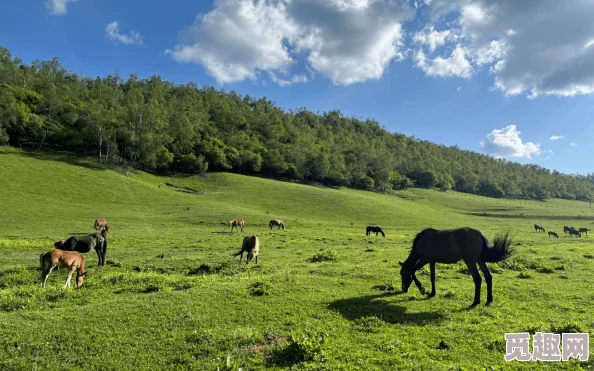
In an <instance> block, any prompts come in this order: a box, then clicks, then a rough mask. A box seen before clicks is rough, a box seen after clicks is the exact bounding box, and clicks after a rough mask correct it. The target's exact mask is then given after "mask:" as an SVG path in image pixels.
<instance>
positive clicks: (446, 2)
mask: <svg viewBox="0 0 594 371" xmlns="http://www.w3.org/2000/svg"><path fill="white" fill-rule="evenodd" d="M425 6H426V7H427V8H428V9H429V14H430V19H431V22H432V23H446V24H448V25H450V27H449V28H446V29H445V30H444V31H443V32H445V31H449V32H450V34H454V35H456V43H457V44H458V45H462V48H463V49H464V51H465V54H466V55H468V56H470V59H471V62H472V63H473V64H474V65H475V66H477V67H478V66H483V67H485V66H489V72H490V73H492V74H493V75H494V84H493V85H494V87H495V88H496V89H499V90H500V91H501V92H503V94H505V95H518V94H526V95H527V96H528V97H529V98H535V97H537V96H540V95H556V96H565V97H569V96H574V95H577V94H590V93H592V92H594V69H592V68H591V66H592V65H594V42H593V40H594V22H592V19H594V2H592V1H590V0H575V1H574V2H572V5H571V7H568V6H566V4H565V3H564V2H560V1H556V0H543V1H532V2H526V1H516V0H498V1H495V0H425ZM446 17H448V20H449V22H445V19H446ZM452 19H453V21H452ZM429 27H430V26H429ZM422 32H423V31H421V33H422ZM421 33H419V35H420V34H421ZM418 37H421V36H418ZM429 49H431V48H430V47H429ZM440 57H442V58H444V57H445V56H444V55H443V54H442V55H440ZM419 67H420V68H421V69H423V70H425V68H423V66H422V65H419ZM425 72H427V71H425ZM428 74H430V73H428Z"/></svg>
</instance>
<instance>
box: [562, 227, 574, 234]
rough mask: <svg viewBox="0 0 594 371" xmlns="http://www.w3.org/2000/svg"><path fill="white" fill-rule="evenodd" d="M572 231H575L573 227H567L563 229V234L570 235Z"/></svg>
mask: <svg viewBox="0 0 594 371" xmlns="http://www.w3.org/2000/svg"><path fill="white" fill-rule="evenodd" d="M572 229H573V227H568V226H565V227H563V233H569V231H570V230H572Z"/></svg>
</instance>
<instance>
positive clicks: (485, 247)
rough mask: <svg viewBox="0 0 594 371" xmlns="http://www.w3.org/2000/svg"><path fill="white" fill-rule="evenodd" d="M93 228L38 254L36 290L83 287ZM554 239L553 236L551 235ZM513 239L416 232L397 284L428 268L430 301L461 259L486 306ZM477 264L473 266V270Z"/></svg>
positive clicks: (406, 284) (249, 242) (102, 236)
mask: <svg viewBox="0 0 594 371" xmlns="http://www.w3.org/2000/svg"><path fill="white" fill-rule="evenodd" d="M227 225H228V226H230V227H231V233H233V229H234V228H235V229H237V230H238V231H239V230H240V229H241V230H242V231H243V228H244V226H245V221H244V220H243V219H234V220H230V221H228V222H227ZM274 226H276V227H277V230H278V229H281V228H282V229H283V230H284V229H285V223H284V222H283V221H282V220H279V219H273V220H271V221H270V222H269V223H268V227H269V228H270V229H272V228H273V227H274ZM94 227H95V230H96V232H95V233H93V234H89V235H86V236H71V237H70V238H68V239H67V240H60V241H58V242H56V243H55V244H54V247H55V249H54V250H51V251H48V252H45V253H43V254H41V255H40V257H39V259H40V264H41V271H42V273H41V286H42V287H45V283H46V281H47V278H48V276H49V274H50V273H51V271H52V270H53V269H54V268H58V269H59V268H66V269H68V277H67V279H66V283H65V284H64V288H66V287H70V281H71V278H72V275H73V273H74V271H75V270H76V272H77V276H76V286H77V287H80V286H82V284H83V280H84V276H85V275H86V273H87V271H86V269H85V262H84V257H83V255H82V254H84V253H87V252H89V251H90V250H92V249H95V250H96V252H97V256H98V259H99V263H98V264H99V266H103V265H105V256H106V252H107V235H108V232H109V226H108V225H107V222H106V221H105V219H97V220H96V221H95V225H94ZM534 228H535V230H536V231H537V232H539V231H542V232H545V229H544V228H543V227H542V226H541V225H538V224H535V225H534ZM563 229H564V232H565V233H569V235H570V236H571V235H577V236H581V233H586V235H587V233H588V231H589V229H587V228H580V229H579V230H576V229H575V228H573V227H567V226H566V227H564V228H563ZM371 233H375V234H376V236H377V235H378V234H380V233H381V235H382V236H383V237H385V236H386V235H385V233H384V231H383V230H382V229H381V228H380V227H378V226H372V225H370V226H367V228H366V235H367V236H369V235H370V234H371ZM551 235H552V236H555V235H556V233H555V232H549V236H551ZM556 237H558V236H556ZM511 245H512V238H511V237H510V236H509V231H508V232H507V233H505V234H503V235H498V236H496V237H495V239H494V240H493V244H490V243H489V242H488V240H487V237H486V236H485V234H484V233H482V232H481V231H479V230H477V229H474V228H468V227H464V228H457V229H448V230H436V229H433V228H427V229H424V230H422V231H421V232H420V233H418V234H417V235H416V236H415V238H414V240H413V244H412V247H411V249H410V252H409V255H408V257H407V258H406V260H405V261H404V262H399V264H400V266H401V269H400V277H401V280H402V292H408V289H409V288H410V285H411V284H412V283H413V282H414V283H415V285H416V286H417V287H418V289H419V291H420V292H421V294H422V295H424V294H425V289H424V288H423V286H422V284H421V282H420V281H419V280H418V278H417V277H416V275H415V273H416V271H418V270H419V269H421V268H423V267H424V266H425V265H427V264H429V268H430V277H431V292H430V293H429V294H428V297H429V298H431V297H434V296H435V294H436V290H435V276H436V273H435V269H436V264H437V263H440V264H456V263H458V262H460V261H464V263H465V264H466V266H467V268H468V272H469V273H470V275H471V276H472V279H473V281H474V286H475V290H474V300H473V303H472V305H471V307H474V306H476V305H478V304H479V303H480V293H481V281H482V278H481V275H480V273H479V270H480V271H481V272H482V273H483V276H484V278H485V282H486V284H487V301H486V305H489V304H491V303H492V302H493V289H492V286H493V283H492V282H493V277H492V275H491V273H490V271H489V268H488V267H487V264H486V263H495V262H501V261H503V260H505V259H507V258H509V257H510V256H512V254H513V249H512V247H511ZM259 250H260V240H259V238H258V236H256V235H251V236H246V237H244V239H243V243H242V246H241V250H240V251H239V252H237V253H236V254H233V256H238V255H240V257H239V262H240V263H241V260H242V259H243V254H244V253H247V256H246V262H245V263H246V264H249V263H250V262H251V261H252V260H255V262H256V264H257V263H258V253H259ZM477 266H478V267H477Z"/></svg>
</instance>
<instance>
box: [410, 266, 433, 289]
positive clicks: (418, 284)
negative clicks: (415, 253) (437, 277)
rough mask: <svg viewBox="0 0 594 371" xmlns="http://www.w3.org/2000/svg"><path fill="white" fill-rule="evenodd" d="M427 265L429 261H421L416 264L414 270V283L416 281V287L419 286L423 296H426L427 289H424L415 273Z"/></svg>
mask: <svg viewBox="0 0 594 371" xmlns="http://www.w3.org/2000/svg"><path fill="white" fill-rule="evenodd" d="M427 263H429V261H428V260H423V259H421V260H419V261H418V262H417V264H415V266H414V267H413V269H412V279H413V281H415V285H417V287H418V289H419V291H420V292H421V295H425V289H424V288H423V285H422V284H421V281H419V279H418V278H417V276H416V275H415V272H416V271H418V270H419V269H421V268H423V267H424V266H425V265H427Z"/></svg>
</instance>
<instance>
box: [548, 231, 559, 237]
mask: <svg viewBox="0 0 594 371" xmlns="http://www.w3.org/2000/svg"><path fill="white" fill-rule="evenodd" d="M551 236H553V237H555V238H559V235H558V234H557V233H555V232H551V231H549V238H550V237H551Z"/></svg>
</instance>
